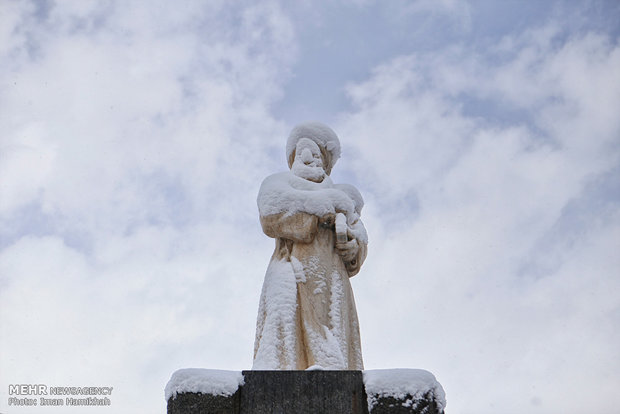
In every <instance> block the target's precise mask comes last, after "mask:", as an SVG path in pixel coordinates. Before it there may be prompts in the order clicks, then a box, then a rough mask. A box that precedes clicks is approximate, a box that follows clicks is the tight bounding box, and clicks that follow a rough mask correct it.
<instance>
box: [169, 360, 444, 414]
mask: <svg viewBox="0 0 620 414" xmlns="http://www.w3.org/2000/svg"><path fill="white" fill-rule="evenodd" d="M165 394H166V400H167V401H168V413H169V414H205V413H218V414H256V413H272V412H295V413H317V412H320V413H322V414H341V413H343V412H347V413H352V414H368V413H370V414H400V413H403V414H404V413H406V414H421V413H424V414H443V410H444V407H445V406H446V400H445V394H444V391H443V388H442V387H441V385H440V384H439V383H438V382H437V381H436V380H435V377H434V376H433V374H431V373H430V372H427V371H424V370H419V369H389V370H369V371H333V370H332V371H324V370H322V369H321V367H318V366H314V367H311V368H310V369H308V370H306V371H243V372H235V371H220V370H210V369H182V370H179V371H177V372H175V373H174V374H173V375H172V378H171V379H170V381H169V382H168V385H167V386H166V391H165Z"/></svg>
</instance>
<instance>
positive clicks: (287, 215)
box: [253, 123, 368, 370]
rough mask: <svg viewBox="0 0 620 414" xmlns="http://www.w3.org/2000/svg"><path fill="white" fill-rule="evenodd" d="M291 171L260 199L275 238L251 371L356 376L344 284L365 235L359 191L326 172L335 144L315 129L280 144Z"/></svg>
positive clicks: (357, 353)
mask: <svg viewBox="0 0 620 414" xmlns="http://www.w3.org/2000/svg"><path fill="white" fill-rule="evenodd" d="M286 155H287V158H288V165H289V168H290V171H287V172H283V173H277V174H273V175H270V176H269V177H267V178H266V179H265V180H264V181H263V183H262V185H261V188H260V191H259V194H258V209H259V213H260V222H261V225H262V227H263V231H264V232H265V234H266V235H267V236H269V237H273V238H274V239H275V240H276V247H275V251H274V253H273V256H272V257H271V262H270V263H269V267H268V268H267V273H266V275H265V281H264V284H263V290H262V293H261V299H260V305H259V310H258V319H257V323H256V341H255V344H254V365H253V369H254V370H304V369H307V368H309V367H314V368H319V367H321V368H323V369H334V370H362V369H363V363H362V351H361V344H360V334H359V324H358V320H357V311H356V310H355V301H354V299H353V291H352V290H351V283H350V282H349V278H350V277H352V276H355V275H356V274H357V273H358V272H359V270H360V267H361V266H362V263H363V262H364V259H365V258H366V246H367V244H368V237H367V235H366V229H365V228H364V225H363V224H362V221H361V220H360V213H361V210H362V207H363V205H364V201H363V199H362V196H361V195H360V193H359V192H358V191H357V189H356V188H355V187H353V186H351V185H347V184H334V183H333V182H332V180H331V178H330V177H329V174H330V172H331V170H332V167H333V166H334V163H335V162H336V160H337V159H338V157H339V156H340V142H339V141H338V137H337V136H336V134H335V133H334V131H332V130H331V129H330V128H329V127H327V126H325V125H323V124H320V123H306V124H301V125H298V126H296V127H295V128H294V129H293V130H292V132H291V134H290V136H289V138H288V142H287V144H286Z"/></svg>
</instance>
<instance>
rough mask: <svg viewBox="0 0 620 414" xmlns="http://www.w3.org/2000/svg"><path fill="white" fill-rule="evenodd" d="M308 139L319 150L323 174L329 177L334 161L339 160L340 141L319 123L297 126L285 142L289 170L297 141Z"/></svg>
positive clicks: (328, 128) (330, 130) (329, 129)
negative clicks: (322, 160)
mask: <svg viewBox="0 0 620 414" xmlns="http://www.w3.org/2000/svg"><path fill="white" fill-rule="evenodd" d="M302 138H308V139H311V140H312V141H314V142H315V143H316V144H317V145H318V146H319V148H320V149H321V154H322V155H323V158H325V165H324V166H323V167H324V168H325V172H326V173H327V174H328V175H329V174H330V173H331V171H332V167H333V166H334V164H335V163H336V160H337V159H338V158H340V141H339V140H338V136H337V135H336V133H335V132H334V131H333V130H332V129H331V128H330V127H328V126H327V125H325V124H321V123H320V122H305V123H303V124H299V125H297V126H296V127H295V128H293V130H292V131H291V133H290V135H289V136H288V141H286V159H287V160H288V166H289V168H290V167H291V166H292V165H293V160H294V159H295V147H297V141H299V140H300V139H302Z"/></svg>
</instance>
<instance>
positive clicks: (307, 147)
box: [291, 138, 327, 183]
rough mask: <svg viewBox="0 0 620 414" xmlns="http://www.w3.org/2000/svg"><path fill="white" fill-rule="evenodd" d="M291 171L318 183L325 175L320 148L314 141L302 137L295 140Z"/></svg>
mask: <svg viewBox="0 0 620 414" xmlns="http://www.w3.org/2000/svg"><path fill="white" fill-rule="evenodd" d="M291 171H293V174H295V175H296V176H298V177H301V178H305V179H306V180H310V181H314V182H315V183H320V182H321V181H323V179H324V178H325V176H326V175H327V174H326V173H325V169H324V168H323V157H322V156H321V150H320V149H319V146H318V145H316V143H315V142H314V141H312V140H311V139H308V138H302V139H300V140H299V141H298V142H297V147H296V148H295V160H294V161H293V165H292V166H291Z"/></svg>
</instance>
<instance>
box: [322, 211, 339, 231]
mask: <svg viewBox="0 0 620 414" xmlns="http://www.w3.org/2000/svg"><path fill="white" fill-rule="evenodd" d="M335 222H336V215H335V214H333V213H330V214H326V215H324V216H323V217H319V226H321V227H325V228H333V227H334V223H335Z"/></svg>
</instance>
